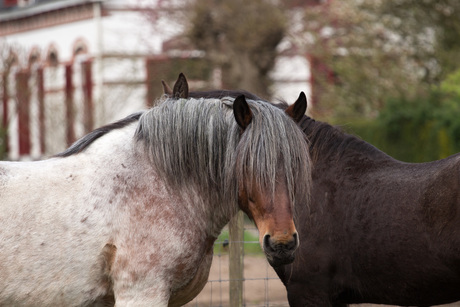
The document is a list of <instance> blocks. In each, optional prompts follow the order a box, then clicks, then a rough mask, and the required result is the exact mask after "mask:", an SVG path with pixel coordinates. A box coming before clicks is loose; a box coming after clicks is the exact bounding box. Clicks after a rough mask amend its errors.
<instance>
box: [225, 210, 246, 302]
mask: <svg viewBox="0 0 460 307" xmlns="http://www.w3.org/2000/svg"><path fill="white" fill-rule="evenodd" d="M243 233H244V213H243V212H242V211H238V213H237V214H236V215H235V216H234V217H233V218H232V219H231V220H230V223H229V231H228V236H229V240H228V241H229V277H230V293H229V294H230V306H243V247H244V245H243V240H244V238H243Z"/></svg>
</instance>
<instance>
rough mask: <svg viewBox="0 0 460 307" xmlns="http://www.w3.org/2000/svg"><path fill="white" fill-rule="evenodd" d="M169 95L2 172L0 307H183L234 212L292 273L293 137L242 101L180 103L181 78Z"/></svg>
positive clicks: (299, 170) (262, 106)
mask: <svg viewBox="0 0 460 307" xmlns="http://www.w3.org/2000/svg"><path fill="white" fill-rule="evenodd" d="M171 96H172V97H168V96H165V97H163V98H162V100H161V101H159V104H158V105H157V106H156V107H154V108H152V109H150V110H149V111H146V112H143V113H138V114H134V115H132V116H130V117H127V118H125V119H124V120H121V121H119V122H117V123H114V124H111V125H108V126H105V127H102V128H99V129H96V130H95V131H93V132H91V133H90V134H88V135H87V136H85V137H84V138H82V139H81V140H79V141H77V142H76V143H75V144H74V145H72V146H71V147H70V148H69V149H68V150H66V151H65V152H63V153H61V154H59V155H57V156H55V157H53V158H51V159H48V160H44V161H37V162H0V305H1V306H96V305H103V306H110V305H112V306H113V305H114V304H115V305H116V306H168V305H169V306H178V305H182V304H185V303H186V302H188V301H190V300H191V299H193V298H194V297H195V296H196V295H197V294H198V293H199V292H200V291H201V289H202V288H203V286H204V284H205V283H206V280H207V276H208V273H209V268H210V265H211V260H212V251H213V243H214V241H215V239H216V237H217V236H218V235H219V233H220V231H221V229H222V228H223V226H224V225H225V224H226V223H227V222H228V221H229V219H230V218H231V217H232V216H233V215H234V214H235V213H236V212H237V211H238V209H239V208H240V209H242V210H244V211H245V212H246V213H247V214H248V215H250V216H251V217H252V218H253V219H254V221H255V223H256V225H257V226H258V229H259V231H260V233H261V244H262V246H263V248H264V250H265V253H266V255H267V259H268V260H269V261H270V263H271V264H272V265H275V266H276V265H281V264H284V263H289V262H292V261H293V253H294V250H295V249H296V247H297V245H298V237H297V233H296V229H295V226H294V223H293V209H292V208H293V205H294V203H295V202H298V201H300V202H304V201H305V197H306V196H307V195H308V192H309V184H310V181H309V179H308V178H310V173H309V171H310V170H309V165H310V164H309V158H308V155H307V152H308V151H307V150H306V146H307V144H306V141H305V139H304V136H303V134H302V132H301V131H300V130H299V129H298V127H297V125H296V124H295V123H294V121H292V120H291V119H289V118H288V116H286V114H285V113H284V112H283V111H281V110H279V109H277V108H274V107H272V106H270V105H269V104H268V103H266V102H263V101H256V100H251V99H249V100H246V98H245V97H244V96H239V97H237V98H231V97H226V98H222V99H205V98H200V99H193V98H188V86H187V82H186V80H185V78H184V77H183V75H181V76H180V78H179V80H178V82H177V83H176V86H175V90H174V91H173V92H172V95H171ZM304 105H305V102H304V99H301V98H299V100H298V101H297V102H296V104H295V105H294V106H293V107H292V108H290V109H288V111H287V113H288V114H290V115H291V116H294V117H295V118H298V115H299V114H300V113H303V112H304V111H305V108H304ZM294 183H295V186H294Z"/></svg>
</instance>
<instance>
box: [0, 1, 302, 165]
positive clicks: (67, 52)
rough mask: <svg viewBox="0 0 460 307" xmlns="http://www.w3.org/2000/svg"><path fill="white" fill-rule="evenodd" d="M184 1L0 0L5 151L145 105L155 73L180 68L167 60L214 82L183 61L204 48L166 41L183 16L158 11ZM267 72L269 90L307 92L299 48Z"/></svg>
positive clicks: (46, 141) (49, 148) (29, 147)
mask: <svg viewBox="0 0 460 307" xmlns="http://www.w3.org/2000/svg"><path fill="white" fill-rule="evenodd" d="M181 2H182V1H181V0H177V1H164V0H150V1H148V0H106V1H104V0H60V1H50V0H35V1H33V0H29V1H27V0H22V1H21V0H0V52H1V53H0V54H1V55H2V57H3V59H2V60H1V61H2V67H0V70H1V71H2V72H3V76H4V77H3V78H2V80H1V88H0V97H2V100H1V104H2V107H1V108H0V114H1V117H0V121H1V123H2V125H3V127H4V128H7V131H8V137H7V138H6V140H7V144H8V158H9V159H12V160H17V159H24V158H26V159H27V158H29V159H37V158H40V157H42V156H43V155H50V154H54V153H57V152H59V151H61V150H63V149H64V148H65V147H66V146H67V145H68V144H69V143H70V142H73V141H75V140H76V139H77V138H79V137H81V136H82V135H83V134H85V133H87V132H88V131H90V130H92V129H94V128H95V127H98V126H101V125H103V124H106V123H108V122H111V121H113V120H116V119H119V118H122V117H124V116H126V115H128V114H130V113H132V112H135V111H138V110H140V109H143V108H145V107H147V106H149V105H150V104H151V103H152V101H153V100H154V99H155V97H159V95H160V94H161V86H160V82H159V81H160V80H161V79H166V80H169V81H172V80H174V78H175V76H177V73H178V72H177V71H174V69H172V68H176V70H177V68H180V67H182V68H183V69H181V70H184V73H186V75H187V76H188V77H189V79H191V80H190V81H191V83H192V88H194V89H197V88H199V87H207V88H209V87H219V84H220V80H219V77H218V76H219V74H218V73H216V71H215V70H213V69H212V68H211V69H210V70H209V75H208V76H206V77H205V81H206V82H207V83H206V82H204V83H203V80H202V79H203V76H194V75H193V72H189V71H187V67H193V65H194V64H193V62H194V61H203V58H202V56H203V54H202V53H201V52H199V51H190V50H189V51H184V50H180V51H179V50H171V48H166V47H165V46H167V45H168V44H165V42H168V41H173V38H174V37H176V36H177V35H178V34H180V33H181V32H182V26H181V25H180V24H177V23H174V21H173V20H174V19H171V18H168V15H167V14H164V12H165V11H166V10H168V11H170V10H171V9H173V10H174V8H175V7H179V6H178V5H177V3H179V4H180V3H181ZM152 17H153V18H156V19H155V26H153V23H152V21H151V18H152ZM11 48H12V49H11ZM10 50H14V53H10ZM190 65H191V66H190ZM190 70H192V69H190ZM5 72H6V73H5ZM272 78H273V79H274V80H275V85H274V88H273V92H274V96H275V97H282V98H284V99H286V100H287V101H294V100H295V99H296V98H297V96H298V93H299V92H300V91H301V90H303V91H307V95H308V94H309V93H308V90H309V79H310V74H309V66H308V61H307V59H306V57H305V55H300V56H299V55H292V54H290V55H289V56H286V57H280V58H279V60H278V63H277V65H276V67H275V71H274V72H273V73H272ZM199 79H201V81H200V80H199Z"/></svg>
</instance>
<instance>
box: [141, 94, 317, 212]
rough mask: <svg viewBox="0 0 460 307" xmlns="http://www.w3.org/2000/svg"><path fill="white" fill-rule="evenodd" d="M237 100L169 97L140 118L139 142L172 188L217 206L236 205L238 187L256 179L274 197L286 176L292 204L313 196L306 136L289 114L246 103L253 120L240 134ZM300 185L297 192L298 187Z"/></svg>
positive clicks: (261, 103) (267, 105) (262, 104)
mask: <svg viewBox="0 0 460 307" xmlns="http://www.w3.org/2000/svg"><path fill="white" fill-rule="evenodd" d="M233 102H234V98H233V97H224V98H221V99H216V98H197V99H195V98H190V99H173V98H164V99H163V101H160V102H159V105H158V106H156V107H154V108H152V109H151V110H149V111H148V112H145V113H144V114H143V115H142V116H141V117H140V119H139V126H138V129H137V131H136V138H137V139H138V140H139V141H142V142H143V143H144V144H145V145H146V148H147V150H148V151H149V154H150V156H151V160H152V163H153V165H154V166H155V169H156V170H157V171H158V172H159V173H160V174H161V175H162V176H163V177H164V179H165V180H166V181H167V182H168V183H169V186H170V187H171V188H173V189H184V188H185V190H184V191H187V190H189V189H191V190H196V189H199V190H201V191H202V192H205V193H207V194H208V197H209V198H208V199H209V200H210V201H212V202H214V203H216V204H220V203H227V204H228V203H236V202H237V192H238V184H241V183H242V182H243V178H248V177H247V176H253V178H256V180H257V181H256V184H258V185H259V186H263V187H264V188H267V189H269V190H268V191H271V192H272V193H274V187H275V185H276V184H277V180H279V179H280V178H279V176H278V175H279V173H280V171H282V173H283V174H284V175H285V177H286V178H285V179H286V182H287V189H288V191H289V196H290V198H291V203H292V204H294V202H295V201H304V200H305V198H306V197H307V195H308V194H309V187H310V180H309V174H310V169H309V167H310V161H309V156H308V153H307V151H306V148H305V147H303V146H299V144H306V143H305V142H304V136H303V135H302V132H301V131H300V129H298V127H296V124H295V123H294V122H293V121H292V120H291V119H289V118H288V116H287V115H286V114H285V113H284V112H280V111H279V109H277V108H275V107H273V106H272V105H271V104H269V103H267V102H264V101H261V100H257V101H256V100H249V99H248V100H247V102H248V104H249V106H250V108H251V111H252V112H253V115H254V120H253V121H252V122H251V124H250V125H249V126H248V128H247V129H246V130H245V131H244V133H241V129H240V128H239V126H238V125H237V123H236V121H235V120H234V118H233V112H232V106H233ZM294 185H295V187H294Z"/></svg>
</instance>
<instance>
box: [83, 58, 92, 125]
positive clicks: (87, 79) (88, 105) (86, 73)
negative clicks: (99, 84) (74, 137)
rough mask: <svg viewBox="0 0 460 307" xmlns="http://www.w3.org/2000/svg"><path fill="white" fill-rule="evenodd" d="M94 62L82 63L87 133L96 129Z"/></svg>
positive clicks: (84, 115) (84, 123)
mask: <svg viewBox="0 0 460 307" xmlns="http://www.w3.org/2000/svg"><path fill="white" fill-rule="evenodd" d="M92 64H93V61H92V60H87V61H84V62H82V63H81V71H82V74H83V99H84V100H83V117H84V118H83V120H84V122H83V126H84V127H85V133H88V132H90V131H91V130H93V129H94V116H93V75H92Z"/></svg>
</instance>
